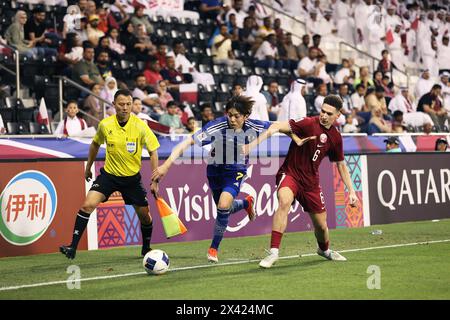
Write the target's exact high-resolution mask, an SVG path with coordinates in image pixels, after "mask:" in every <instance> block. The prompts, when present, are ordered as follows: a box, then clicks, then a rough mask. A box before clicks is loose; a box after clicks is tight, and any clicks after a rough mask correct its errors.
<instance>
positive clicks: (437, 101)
mask: <svg viewBox="0 0 450 320" xmlns="http://www.w3.org/2000/svg"><path fill="white" fill-rule="evenodd" d="M441 92H442V87H441V85H439V84H435V85H434V86H433V87H432V88H431V91H430V92H428V93H427V94H424V95H423V96H422V98H420V100H419V103H418V104H417V111H421V112H425V113H427V114H428V115H429V116H430V117H431V119H432V120H433V122H434V125H435V126H436V127H437V128H439V129H440V130H443V129H444V124H445V121H446V120H447V118H448V115H447V110H445V108H444V107H443V105H442V102H441Z"/></svg>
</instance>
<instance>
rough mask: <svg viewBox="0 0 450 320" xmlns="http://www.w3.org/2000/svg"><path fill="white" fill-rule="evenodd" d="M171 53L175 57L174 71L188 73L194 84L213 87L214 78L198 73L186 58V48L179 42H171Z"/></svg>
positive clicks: (207, 74)
mask: <svg viewBox="0 0 450 320" xmlns="http://www.w3.org/2000/svg"><path fill="white" fill-rule="evenodd" d="M173 52H174V56H175V69H177V70H179V71H180V72H181V73H183V74H186V73H189V74H191V75H192V79H193V80H194V82H195V83H201V84H202V85H214V84H215V83H214V77H213V76H212V74H210V73H207V72H198V70H197V69H196V68H195V66H194V64H193V63H192V62H190V61H189V60H188V59H187V58H186V48H185V47H184V44H183V42H182V41H181V40H175V41H174V42H173Z"/></svg>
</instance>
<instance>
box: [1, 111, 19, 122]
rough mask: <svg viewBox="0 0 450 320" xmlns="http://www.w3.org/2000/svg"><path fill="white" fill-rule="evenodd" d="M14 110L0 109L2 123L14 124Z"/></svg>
mask: <svg viewBox="0 0 450 320" xmlns="http://www.w3.org/2000/svg"><path fill="white" fill-rule="evenodd" d="M16 110H17V109H16V108H0V115H1V116H2V119H3V122H5V123H6V122H16V120H17V118H16V117H17V115H16Z"/></svg>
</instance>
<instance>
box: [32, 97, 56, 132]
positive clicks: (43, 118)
mask: <svg viewBox="0 0 450 320" xmlns="http://www.w3.org/2000/svg"><path fill="white" fill-rule="evenodd" d="M36 120H37V122H38V123H39V124H45V125H46V126H47V129H48V132H50V133H51V132H52V131H51V128H50V119H49V117H48V112H47V106H46V104H45V100H44V98H42V99H41V103H40V105H39V113H38V115H37V119H36Z"/></svg>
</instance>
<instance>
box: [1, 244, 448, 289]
mask: <svg viewBox="0 0 450 320" xmlns="http://www.w3.org/2000/svg"><path fill="white" fill-rule="evenodd" d="M442 242H450V239H446V240H434V241H425V242H412V243H403V244H393V245H387V246H379V247H368V248H359V249H348V250H340V251H339V252H357V251H368V250H376V249H388V248H399V247H408V246H416V245H423V244H433V243H442ZM315 255H317V253H307V254H302V255H293V256H284V257H280V258H279V259H280V260H284V259H295V258H301V257H310V256H315ZM259 261H260V259H252V260H250V259H249V260H242V261H233V262H224V263H217V264H213V263H210V264H204V265H198V266H190V267H179V268H173V269H169V271H171V272H173V271H183V270H193V269H202V268H211V267H219V266H230V265H238V264H245V263H253V262H259ZM142 274H146V272H145V271H142V272H133V273H124V274H116V275H110V276H98V277H91V278H84V279H79V280H61V281H51V282H41V283H34V284H25V285H20V286H11V287H2V288H0V291H11V290H18V289H25V288H35V287H44V286H51V285H57V284H67V283H71V284H73V283H74V282H76V281H79V282H85V281H93V280H104V279H114V278H123V277H131V276H137V275H142Z"/></svg>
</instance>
